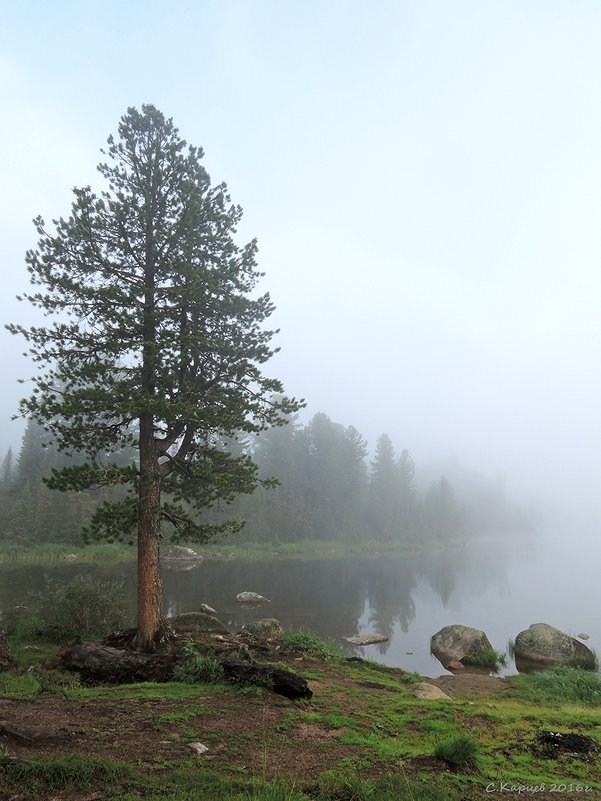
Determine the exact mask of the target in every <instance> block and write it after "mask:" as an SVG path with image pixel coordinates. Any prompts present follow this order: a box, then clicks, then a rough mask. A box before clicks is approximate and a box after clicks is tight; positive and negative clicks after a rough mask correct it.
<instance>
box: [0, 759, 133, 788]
mask: <svg viewBox="0 0 601 801" xmlns="http://www.w3.org/2000/svg"><path fill="white" fill-rule="evenodd" d="M0 770H1V772H2V776H3V779H4V781H5V782H6V784H7V785H8V786H10V787H15V788H18V789H19V790H23V789H25V788H30V789H32V790H33V789H35V790H36V791H39V790H58V789H61V790H62V789H67V788H78V789H85V788H89V787H93V788H95V787H102V786H103V785H105V784H114V783H115V782H117V781H121V780H122V779H125V778H129V777H131V776H132V775H133V768H132V767H131V766H129V765H126V764H124V763H122V762H114V761H112V760H107V759H97V758H93V757H85V756H82V755H81V754H69V755H68V756H61V757H49V758H47V759H35V760H32V761H31V762H30V763H29V764H17V765H10V764H9V765H2V766H1V767H0ZM35 797H38V796H35Z"/></svg>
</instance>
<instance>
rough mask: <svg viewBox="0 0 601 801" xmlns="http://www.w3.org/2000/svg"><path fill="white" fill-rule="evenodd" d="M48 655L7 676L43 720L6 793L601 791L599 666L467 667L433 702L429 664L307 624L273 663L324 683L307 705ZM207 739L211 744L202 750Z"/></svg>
mask: <svg viewBox="0 0 601 801" xmlns="http://www.w3.org/2000/svg"><path fill="white" fill-rule="evenodd" d="M206 642H207V641H205V642H204V644H203V645H202V646H199V647H200V648H201V649H202V648H204V647H206ZM214 646H215V641H213V647H214ZM42 655H44V656H45V655H46V654H45V651H44V649H43V648H42V650H41V651H40V652H37V651H35V650H33V651H29V652H25V651H24V652H22V657H21V658H22V660H23V661H22V663H21V664H20V665H19V666H18V667H17V669H16V670H14V671H12V672H10V673H4V674H0V696H1V697H0V718H1V719H2V720H3V722H4V723H5V724H6V726H8V728H9V730H10V729H11V728H13V729H16V730H19V731H22V732H23V733H26V732H25V729H26V727H27V724H28V722H29V723H30V726H31V728H30V729H29V730H27V731H29V735H30V736H29V740H27V739H25V738H24V737H21V738H20V739H19V737H12V738H11V737H10V736H9V737H3V738H2V746H3V748H4V751H3V756H4V757H7V758H14V759H22V760H25V761H26V762H25V763H23V764H20V763H16V762H15V763H13V764H10V763H7V762H6V760H5V761H4V763H3V764H0V775H1V776H2V780H3V781H2V782H0V799H1V801H5V800H6V801H8V799H9V798H11V797H13V796H14V795H15V794H18V793H19V792H21V793H25V796H24V797H26V798H32V799H36V798H40V799H42V798H47V797H50V796H55V795H56V794H57V792H60V798H61V800H62V801H84V799H86V798H90V797H95V796H93V794H94V793H95V792H98V791H102V795H101V797H102V799H103V801H117V799H120V800H121V799H124V800H125V801H142V799H144V801H148V800H150V801H159V799H160V801H197V799H200V798H207V799H210V801H403V800H404V799H407V801H479V800H480V799H484V798H490V797H491V793H492V794H493V797H494V796H495V794H498V795H499V796H501V797H504V798H514V797H516V798H517V797H522V796H526V797H528V796H529V795H531V794H535V796H536V798H538V799H554V798H555V799H556V798H557V797H563V796H565V795H566V794H572V795H574V796H576V797H578V798H581V797H585V798H591V799H600V798H601V781H600V780H599V776H600V775H601V772H600V770H599V767H600V761H601V760H600V757H599V751H600V750H601V683H600V682H599V678H598V677H597V676H595V675H594V674H590V673H588V674H583V672H582V671H575V670H573V669H570V668H564V669H555V670H553V671H548V672H546V673H544V674H538V675H537V676H535V677H533V678H530V677H529V676H519V677H511V678H509V679H490V680H489V681H488V684H483V685H482V686H479V685H478V684H477V682H475V683H474V686H473V687H472V688H471V689H470V685H469V677H466V676H465V675H463V676H462V677H461V679H460V680H459V681H458V682H457V686H458V687H459V689H457V690H456V691H454V690H453V689H449V687H451V688H452V687H453V685H452V678H451V677H446V681H447V685H445V687H446V690H448V692H449V693H450V694H451V699H450V700H433V701H425V700H422V699H419V698H416V697H415V696H414V695H412V694H411V692H410V691H409V688H410V686H411V685H412V684H413V683H414V682H416V681H419V680H420V678H421V677H419V676H417V675H416V674H410V673H406V672H404V671H402V670H399V669H396V668H389V667H386V666H383V665H379V664H377V663H374V662H370V661H349V660H347V659H345V658H343V657H342V656H340V655H339V654H337V653H336V650H335V649H332V648H329V647H328V645H327V644H325V645H324V644H323V643H321V642H320V641H319V639H318V638H315V637H313V636H312V635H310V634H309V633H308V632H305V633H304V634H303V635H302V636H299V633H296V634H290V635H288V637H287V638H286V640H285V641H284V643H283V645H282V646H281V648H279V649H277V650H276V651H272V652H271V654H270V660H269V661H273V660H274V659H277V662H278V664H281V665H282V666H286V667H288V668H290V669H292V670H294V671H295V672H298V673H300V674H301V675H303V676H304V677H305V678H306V679H307V681H308V682H309V686H310V687H311V689H312V690H313V698H312V699H311V700H310V701H308V702H307V701H303V702H294V701H290V700H288V699H286V698H283V697H282V696H278V695H276V694H275V693H273V692H272V691H271V690H269V689H268V688H266V687H260V686H255V687H253V686H236V685H231V684H224V683H219V680H218V679H217V680H216V683H200V684H186V683H176V682H172V683H167V684H137V685H123V686H110V687H106V686H105V687H84V686H81V685H79V684H78V683H77V682H75V681H74V680H73V679H72V678H71V677H70V676H67V677H66V678H65V679H64V682H65V683H64V684H62V685H61V683H60V681H61V679H60V675H61V674H58V673H57V672H56V671H46V670H45V669H44V668H43V667H40V665H41V664H42V661H43V656H42ZM318 657H319V658H318ZM28 662H32V663H33V664H35V665H37V667H35V669H34V670H28V669H27V664H28ZM44 673H46V679H44ZM541 677H542V678H541ZM449 681H450V682H451V683H450V684H449ZM52 682H54V684H53V683H52ZM56 721H58V724H57V723H56ZM36 722H38V723H39V725H40V727H41V728H40V731H41V732H43V736H40V737H39V738H38V735H37V734H35V733H34V729H35V725H34V724H35V723H36ZM50 722H54V725H55V736H54V739H52V738H51V739H50V740H48V731H47V729H48V726H49V725H50ZM44 726H46V728H44ZM60 726H62V727H63V728H62V729H60ZM59 731H60V732H62V734H60V736H59V734H58V732H59ZM544 732H553V733H557V732H562V733H564V734H571V736H573V737H575V738H576V739H577V738H581V739H586V738H590V741H591V742H592V743H593V745H594V749H593V751H592V752H590V753H589V754H588V755H587V756H586V758H583V759H580V758H579V757H578V756H577V755H576V756H575V755H574V754H571V753H569V752H561V753H559V752H558V753H557V754H552V755H551V757H549V754H545V753H544V752H543V751H542V750H541V748H540V747H539V745H538V744H537V743H538V742H539V739H540V737H539V735H540V733H544ZM194 742H200V743H203V744H204V745H206V747H207V749H208V750H207V751H206V752H205V753H204V754H203V755H200V756H198V755H193V754H192V751H191V749H190V744H191V743H194ZM535 787H538V788H539V789H538V790H536V791H534V790H533V789H532V788H535ZM570 787H571V788H572V789H569V788H570ZM510 788H516V789H515V790H513V791H511V789H510ZM517 788H523V789H521V790H518V789H517ZM525 788H531V789H530V790H526V789H525ZM541 788H544V789H541ZM553 788H554V789H553ZM562 788H563V789H562ZM577 788H581V789H577ZM586 788H588V789H586ZM558 794H559V795H558Z"/></svg>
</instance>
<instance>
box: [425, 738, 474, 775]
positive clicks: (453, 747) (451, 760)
mask: <svg viewBox="0 0 601 801" xmlns="http://www.w3.org/2000/svg"><path fill="white" fill-rule="evenodd" d="M433 756H435V757H436V758H437V759H442V760H443V762H446V763H447V765H451V767H453V768H472V769H473V770H478V768H479V765H480V744H479V743H478V741H477V740H474V739H472V738H471V737H456V738H455V739H454V740H444V741H443V742H442V743H440V744H439V745H438V746H437V747H436V749H435V751H434V754H433Z"/></svg>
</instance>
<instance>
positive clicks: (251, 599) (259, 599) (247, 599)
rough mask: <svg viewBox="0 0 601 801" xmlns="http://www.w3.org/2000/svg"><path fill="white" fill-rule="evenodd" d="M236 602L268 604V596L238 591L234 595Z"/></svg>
mask: <svg viewBox="0 0 601 801" xmlns="http://www.w3.org/2000/svg"><path fill="white" fill-rule="evenodd" d="M236 602H237V603H239V604H270V603H271V601H270V600H269V598H264V597H263V596H262V595H259V594H258V593H256V592H239V593H238V595H236Z"/></svg>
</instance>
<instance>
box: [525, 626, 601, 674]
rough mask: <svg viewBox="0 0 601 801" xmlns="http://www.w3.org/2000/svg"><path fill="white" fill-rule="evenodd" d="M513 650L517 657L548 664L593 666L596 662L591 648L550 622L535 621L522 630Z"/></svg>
mask: <svg viewBox="0 0 601 801" xmlns="http://www.w3.org/2000/svg"><path fill="white" fill-rule="evenodd" d="M513 651H514V654H515V655H516V656H517V657H520V658H522V659H528V660H529V661H531V662H538V663H540V664H546V665H571V666H572V667H584V668H592V667H593V666H594V664H595V655H594V654H593V652H592V651H591V650H590V648H587V647H586V645H584V643H581V642H578V640H577V639H576V638H575V637H570V635H569V634H565V633H564V632H563V631H560V630H559V629H556V628H554V627H553V626H549V625H548V623H533V624H532V625H531V626H530V628H529V629H526V630H525V631H520V633H519V634H518V636H517V637H516V638H515V643H514V646H513Z"/></svg>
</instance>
